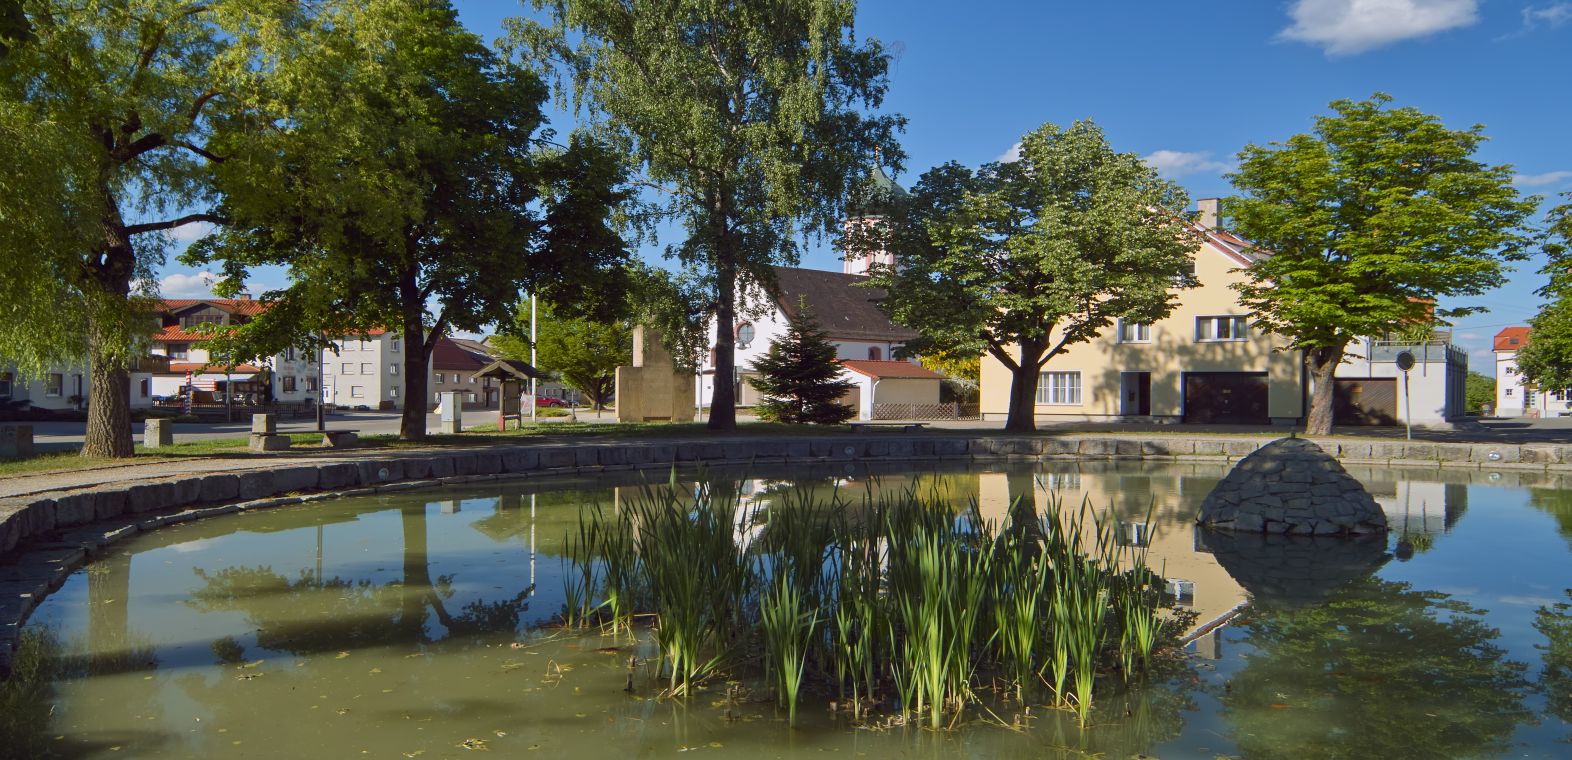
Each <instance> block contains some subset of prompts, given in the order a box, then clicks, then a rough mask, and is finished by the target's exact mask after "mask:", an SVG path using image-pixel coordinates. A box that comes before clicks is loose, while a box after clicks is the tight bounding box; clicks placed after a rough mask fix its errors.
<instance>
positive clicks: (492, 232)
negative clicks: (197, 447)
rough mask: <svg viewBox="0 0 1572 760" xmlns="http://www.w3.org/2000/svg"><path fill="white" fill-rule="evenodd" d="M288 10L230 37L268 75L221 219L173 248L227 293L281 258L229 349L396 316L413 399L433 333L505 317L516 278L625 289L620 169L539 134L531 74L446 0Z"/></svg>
mask: <svg viewBox="0 0 1572 760" xmlns="http://www.w3.org/2000/svg"><path fill="white" fill-rule="evenodd" d="M302 8H304V9H308V10H311V11H312V12H311V13H310V15H305V16H294V15H286V16H283V17H281V18H280V19H278V20H277V21H276V22H275V23H276V24H277V25H278V26H280V27H289V29H290V32H291V33H289V34H276V33H273V32H274V30H273V29H272V28H271V27H264V28H262V29H260V30H258V31H256V32H253V33H252V34H251V36H249V37H248V38H246V39H245V40H244V42H245V44H248V45H254V46H256V47H257V48H258V49H259V50H260V51H261V52H260V54H259V55H260V56H261V58H262V60H263V61H264V66H263V69H264V71H265V72H266V73H267V75H268V76H267V77H266V79H265V81H263V82H261V83H260V85H259V86H258V87H257V88H256V90H255V91H254V92H253V93H252V95H251V97H250V99H249V100H248V101H247V103H246V107H247V110H246V113H245V126H246V130H245V133H244V136H243V137H237V138H236V139H235V140H233V141H231V142H228V143H225V144H224V145H223V149H224V150H225V151H226V152H227V153H229V154H230V156H231V157H230V159H229V160H228V161H226V162H225V163H224V164H223V165H222V167H221V169H220V172H219V175H220V178H221V181H222V186H223V189H224V190H225V192H226V196H225V200H224V204H223V210H224V213H225V215H226V216H227V217H228V218H229V220H230V222H231V226H230V227H228V228H226V229H225V230H224V231H223V232H222V233H221V234H219V235H216V236H213V237H211V238H209V239H207V240H205V241H203V242H202V243H201V244H199V245H198V246H195V247H193V249H192V251H191V252H190V253H189V254H188V258H187V260H188V261H189V262H190V263H194V264H204V263H208V262H218V263H221V264H222V266H223V272H224V275H225V279H224V281H223V282H222V283H221V287H222V288H224V289H228V290H234V289H237V288H239V287H240V286H241V284H242V283H243V282H244V280H245V277H246V276H247V274H248V272H249V271H250V270H251V269H252V268H254V267H259V266H268V265H283V266H287V267H289V269H290V278H291V281H290V284H289V285H288V286H287V287H286V288H284V289H282V290H280V291H277V292H272V293H268V294H266V298H267V299H268V300H270V301H271V302H272V308H271V309H269V310H268V311H267V312H265V313H264V314H262V315H261V316H259V317H258V318H256V319H254V320H252V321H251V322H249V323H246V324H245V325H243V326H241V327H240V329H239V330H237V331H235V333H234V334H232V335H229V336H224V340H228V341H233V342H234V343H236V344H238V345H239V346H241V348H240V349H237V350H236V353H237V354H239V355H267V354H269V353H272V352H273V351H276V350H277V349H279V348H282V347H284V346H287V345H297V344H310V343H312V342H314V341H315V340H317V338H316V336H319V335H326V336H329V337H334V336H340V335H349V334H355V333H358V332H361V331H364V330H369V329H373V328H378V327H388V328H394V329H397V330H399V331H400V332H401V333H402V334H403V335H404V339H405V345H406V357H407V359H406V365H407V367H408V369H409V370H410V371H408V372H406V373H405V378H404V382H405V383H406V385H407V388H406V392H405V394H404V395H405V398H408V399H424V398H426V393H425V387H424V386H425V372H424V365H425V362H426V360H427V358H428V357H429V355H430V351H431V349H432V347H433V346H434V345H435V343H436V340H437V339H438V338H440V337H441V336H443V335H444V334H446V333H447V332H448V331H449V330H450V329H461V330H471V331H478V330H480V329H482V328H483V327H484V326H486V325H488V324H494V323H498V322H503V321H506V320H507V319H509V318H510V317H511V313H510V312H511V309H512V306H513V304H514V303H515V302H516V301H517V299H518V295H519V292H520V291H521V290H525V289H527V290H530V291H531V292H534V293H537V294H539V295H540V296H541V297H543V298H546V299H548V300H551V301H553V302H555V303H559V304H574V305H577V306H580V307H581V313H583V312H587V311H590V310H591V309H592V308H593V307H595V306H598V305H600V304H605V303H614V304H615V303H620V300H621V299H620V297H619V296H618V293H619V291H620V289H621V282H620V279H618V275H617V274H616V273H617V272H618V271H619V270H618V269H617V268H616V265H618V264H620V263H621V262H622V261H623V260H624V259H625V258H626V251H625V248H624V246H623V243H622V240H621V239H620V237H619V236H618V235H617V234H616V232H615V231H614V230H612V229H611V226H610V223H611V220H610V214H611V210H612V208H613V207H615V206H616V205H618V204H620V203H622V202H623V201H624V200H625V199H626V195H625V193H624V191H623V190H621V189H619V187H620V185H621V184H622V182H623V170H622V168H621V166H620V165H619V164H618V162H617V161H616V160H615V158H614V157H613V156H612V155H611V154H610V153H609V152H607V151H606V150H603V149H602V148H601V147H600V146H598V145H597V144H596V143H595V142H594V141H593V140H591V139H589V138H587V137H585V136H582V135H574V136H573V137H572V138H571V139H570V140H569V142H568V144H567V145H566V146H560V145H555V144H551V143H549V142H548V140H547V137H549V133H547V132H545V131H544V126H545V119H544V117H543V116H542V113H541V103H542V102H543V101H544V99H545V98H546V95H547V91H546V87H545V85H544V84H543V83H542V82H541V81H540V79H539V77H538V76H537V75H536V74H535V73H533V72H532V71H531V70H529V69H528V68H527V67H525V66H523V65H521V64H519V63H515V62H511V61H506V60H502V59H500V58H498V57H497V56H495V55H494V54H492V53H491V51H489V50H488V49H487V48H486V46H485V45H484V44H483V43H482V42H481V40H480V39H479V38H478V37H476V36H475V35H474V34H471V33H470V32H468V31H466V30H465V29H464V27H463V25H462V24H460V23H459V21H458V18H457V14H456V13H455V11H454V10H453V9H452V8H451V7H449V6H448V4H447V3H445V2H436V3H431V2H421V1H418V0H375V1H374V2H359V1H356V0H329V1H328V2H324V3H322V4H320V5H317V6H302ZM347 92H353V93H355V96H354V97H345V93H347ZM428 308H431V309H433V310H434V312H435V313H434V314H433V315H429V316H428V313H427V312H428ZM221 345H222V342H221ZM424 432H425V410H424V409H423V408H422V405H421V404H413V403H411V404H405V419H404V426H403V430H402V434H403V435H404V436H405V437H407V438H418V437H421V436H423V435H424Z"/></svg>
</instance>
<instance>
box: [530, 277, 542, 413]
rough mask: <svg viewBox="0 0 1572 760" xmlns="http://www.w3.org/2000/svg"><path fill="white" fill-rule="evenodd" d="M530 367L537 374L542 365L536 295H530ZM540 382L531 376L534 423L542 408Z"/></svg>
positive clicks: (531, 402)
mask: <svg viewBox="0 0 1572 760" xmlns="http://www.w3.org/2000/svg"><path fill="white" fill-rule="evenodd" d="M529 366H530V368H531V369H533V370H535V372H536V373H539V372H540V365H539V364H537V363H536V362H535V294H534V293H531V294H529ZM538 382H539V381H538V380H536V379H535V376H534V375H530V377H529V421H530V422H534V421H535V410H536V409H537V408H538V407H539V406H540V396H539V394H540V387H539V386H538V385H537V383H538Z"/></svg>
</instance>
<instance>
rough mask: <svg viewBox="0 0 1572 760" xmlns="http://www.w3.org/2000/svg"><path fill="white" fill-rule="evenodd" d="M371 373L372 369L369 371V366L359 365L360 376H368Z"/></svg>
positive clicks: (365, 364)
mask: <svg viewBox="0 0 1572 760" xmlns="http://www.w3.org/2000/svg"><path fill="white" fill-rule="evenodd" d="M371 372H372V369H371V365H370V364H367V363H362V364H361V365H360V374H362V375H369V374H371Z"/></svg>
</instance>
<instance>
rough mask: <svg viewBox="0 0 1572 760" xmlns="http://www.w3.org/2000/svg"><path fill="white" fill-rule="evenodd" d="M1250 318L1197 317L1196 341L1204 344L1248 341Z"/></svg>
mask: <svg viewBox="0 0 1572 760" xmlns="http://www.w3.org/2000/svg"><path fill="white" fill-rule="evenodd" d="M1249 337H1250V318H1249V317H1239V316H1231V315H1230V316H1221V317H1196V318H1195V339H1196V340H1198V341H1203V342H1215V341H1232V340H1248V339H1249Z"/></svg>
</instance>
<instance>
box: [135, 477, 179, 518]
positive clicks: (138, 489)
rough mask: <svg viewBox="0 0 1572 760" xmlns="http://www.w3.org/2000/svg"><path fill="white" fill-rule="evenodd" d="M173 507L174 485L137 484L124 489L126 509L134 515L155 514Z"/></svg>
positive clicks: (168, 483)
mask: <svg viewBox="0 0 1572 760" xmlns="http://www.w3.org/2000/svg"><path fill="white" fill-rule="evenodd" d="M174 506H177V503H176V501H175V484H174V483H170V482H167V481H166V482H163V483H138V484H137V485H134V486H131V487H130V488H127V489H126V509H127V510H128V511H130V512H132V513H134V514H142V513H144V512H157V511H159V510H163V509H169V508H170V507H174Z"/></svg>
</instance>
